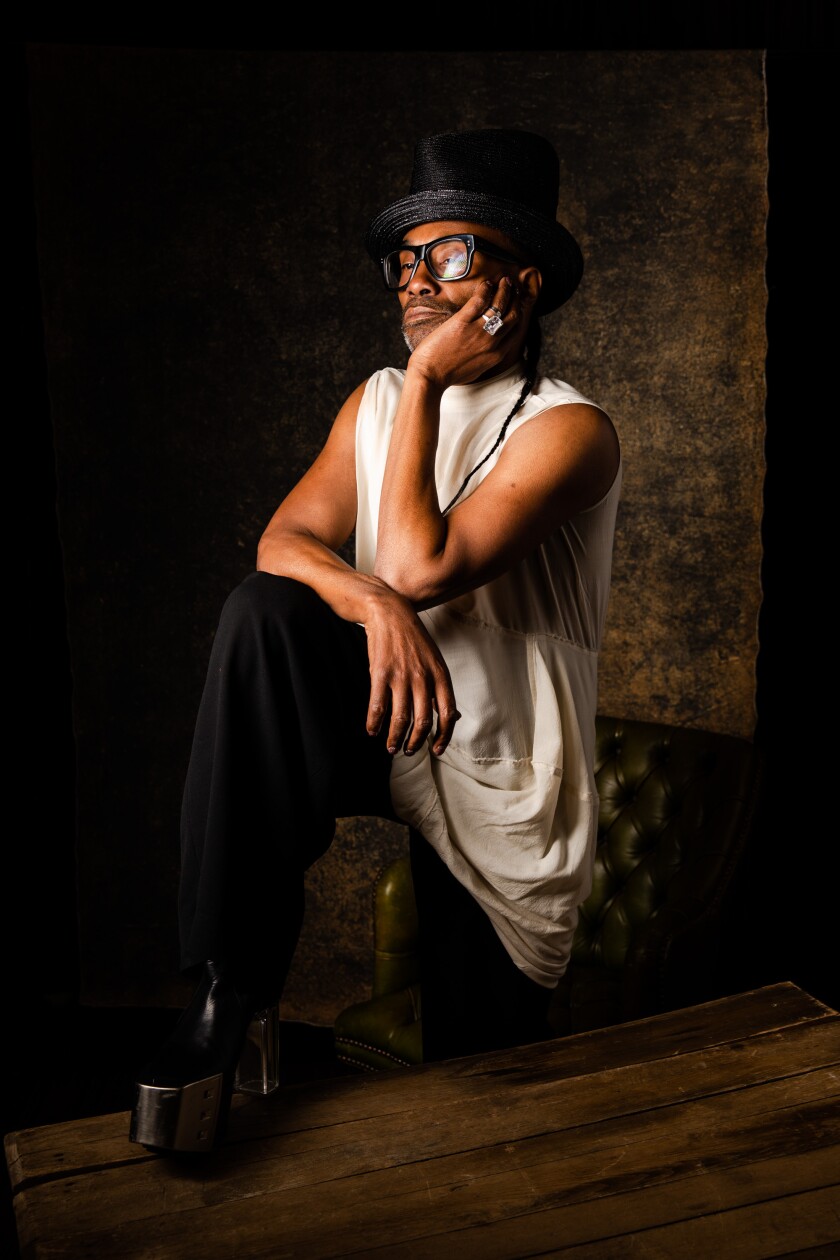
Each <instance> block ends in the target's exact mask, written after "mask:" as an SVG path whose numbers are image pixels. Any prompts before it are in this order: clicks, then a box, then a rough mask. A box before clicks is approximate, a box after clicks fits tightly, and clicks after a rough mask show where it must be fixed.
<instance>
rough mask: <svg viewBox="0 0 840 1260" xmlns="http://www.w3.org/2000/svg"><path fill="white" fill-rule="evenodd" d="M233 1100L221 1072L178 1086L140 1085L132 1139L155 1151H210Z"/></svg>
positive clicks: (132, 1119)
mask: <svg viewBox="0 0 840 1260" xmlns="http://www.w3.org/2000/svg"><path fill="white" fill-rule="evenodd" d="M230 1098H231V1088H230V1087H229V1086H228V1087H227V1088H225V1085H224V1077H223V1075H222V1074H221V1073H219V1074H218V1076H208V1077H206V1078H205V1079H204V1080H203V1081H191V1082H190V1083H189V1084H188V1085H181V1086H179V1087H167V1086H164V1085H142V1084H141V1085H138V1086H137V1096H136V1099H135V1103H134V1110H133V1111H132V1113H131V1129H130V1132H129V1140H130V1141H132V1142H139V1143H140V1144H141V1145H142V1146H150V1147H153V1148H154V1149H156V1150H165V1151H185V1152H187V1151H188V1152H194V1151H195V1152H198V1151H211V1150H212V1149H213V1146H214V1144H215V1142H216V1138H217V1136H219V1137H221V1135H222V1129H223V1128H224V1121H225V1120H226V1119H227V1109H228V1107H229V1106H230ZM220 1121H222V1123H221V1124H220Z"/></svg>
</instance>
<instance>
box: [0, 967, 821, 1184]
mask: <svg viewBox="0 0 840 1260" xmlns="http://www.w3.org/2000/svg"><path fill="white" fill-rule="evenodd" d="M741 997H742V998H743V1007H742V1006H741V1005H739V1003H738V1001H737V1000H736V999H734V998H724V999H721V1000H720V1001H718V1002H712V1003H705V1004H703V1005H701V1006H697V1007H693V1008H689V1009H688V1010H683V1011H677V1012H671V1013H669V1014H667V1015H662V1016H655V1017H653V1018H652V1019H649V1020H645V1021H641V1022H640V1023H634V1024H628V1025H622V1026H620V1027H618V1028H615V1029H599V1030H598V1031H597V1032H596V1033H584V1034H579V1035H577V1036H575V1037H571V1038H565V1039H560V1040H558V1041H551V1042H545V1043H541V1044H539V1045H537V1046H527V1047H521V1048H518V1049H515V1050H511V1051H505V1052H502V1053H497V1054H495V1055H490V1056H487V1055H475V1056H470V1057H469V1058H464V1059H453V1060H449V1061H447V1062H445V1063H435V1064H428V1065H425V1066H423V1067H417V1068H407V1069H405V1070H404V1071H395V1072H387V1073H382V1074H380V1075H377V1076H373V1077H370V1076H365V1077H360V1078H340V1079H337V1080H331V1081H323V1082H318V1083H316V1084H314V1085H311V1084H310V1085H298V1086H292V1087H287V1088H285V1089H282V1090H281V1091H279V1092H278V1093H277V1094H275V1095H273V1096H272V1097H270V1098H268V1099H258V1100H254V1099H250V1098H245V1097H242V1096H238V1097H236V1098H235V1099H234V1106H233V1108H232V1114H231V1121H230V1126H229V1133H228V1139H227V1143H226V1144H225V1147H224V1148H222V1149H227V1148H228V1146H230V1145H235V1144H240V1143H248V1142H251V1141H252V1140H253V1139H254V1138H256V1137H265V1138H267V1137H271V1136H273V1135H276V1134H283V1133H288V1132H291V1131H294V1130H295V1129H299V1128H302V1127H305V1128H309V1129H312V1130H314V1131H317V1130H318V1129H319V1128H321V1127H324V1126H326V1127H328V1128H329V1127H331V1126H332V1125H333V1124H335V1123H339V1122H341V1123H353V1122H356V1121H358V1122H363V1121H366V1120H368V1119H372V1118H383V1119H384V1118H387V1117H388V1116H389V1115H392V1114H394V1113H395V1112H399V1113H400V1114H402V1115H405V1114H407V1113H410V1112H411V1111H412V1110H414V1109H418V1110H420V1111H422V1112H423V1114H424V1117H426V1116H428V1114H429V1112H430V1111H435V1112H438V1111H442V1110H445V1109H447V1108H449V1107H451V1106H453V1105H462V1104H464V1103H468V1102H472V1104H473V1105H474V1106H475V1107H477V1108H479V1107H484V1106H486V1105H487V1104H486V1100H487V1099H488V1098H492V1097H493V1096H495V1095H496V1094H497V1093H498V1090H499V1086H500V1084H501V1083H502V1082H504V1084H505V1088H506V1089H507V1090H508V1091H510V1090H513V1089H515V1088H519V1087H521V1086H522V1085H523V1084H525V1083H528V1082H530V1083H533V1084H534V1085H538V1084H539V1083H540V1082H543V1083H544V1084H545V1085H546V1086H547V1087H548V1088H550V1089H551V1091H552V1092H553V1090H554V1087H555V1086H556V1084H557V1083H558V1082H560V1081H562V1080H568V1079H576V1078H578V1077H580V1076H581V1075H583V1076H590V1075H592V1074H593V1073H595V1072H598V1071H604V1070H608V1069H610V1068H611V1067H614V1068H622V1067H628V1066H630V1065H632V1064H634V1063H635V1064H643V1063H651V1062H657V1061H659V1060H660V1059H665V1060H668V1059H673V1058H676V1057H680V1056H685V1055H689V1054H693V1053H696V1052H698V1050H700V1049H711V1048H712V1047H713V1046H714V1045H717V1044H725V1043H726V1042H732V1041H734V1042H736V1043H737V1042H739V1041H744V1042H747V1041H750V1040H751V1039H752V1038H754V1037H756V1036H761V1035H763V1034H764V1033H765V1032H766V1031H767V1030H768V1029H770V1030H781V1029H784V1028H797V1027H802V1026H808V1025H810V1024H811V1023H817V1024H822V1023H824V1022H826V1021H827V1022H829V1023H832V1022H835V1021H836V1020H837V1018H838V1017H837V1014H836V1012H833V1011H831V1010H830V1008H828V1007H825V1006H824V1005H823V1004H822V1003H819V1002H817V1001H816V1000H815V999H813V998H811V997H810V996H809V995H807V994H803V993H802V991H801V990H799V989H797V988H796V986H794V985H788V984H783V985H773V986H769V988H768V989H765V990H756V991H753V992H750V993H748V994H743V995H741ZM304 1112H305V1117H304V1116H303V1113H304ZM424 1123H425V1120H424ZM128 1126H129V1117H128V1114H127V1113H124V1112H123V1113H113V1114H112V1115H109V1116H97V1117H90V1118H87V1119H83V1120H79V1121H72V1122H69V1123H65V1124H60V1125H46V1126H42V1127H41V1128H38V1129H30V1130H21V1131H19V1132H18V1133H15V1134H11V1135H9V1136H8V1137H7V1139H6V1160H7V1165H8V1167H9V1176H10V1178H11V1180H12V1185H13V1187H15V1188H17V1187H20V1186H22V1185H24V1184H27V1183H28V1182H30V1181H32V1180H35V1179H38V1178H41V1177H44V1176H49V1175H53V1174H57V1175H67V1173H68V1172H69V1171H76V1172H82V1171H84V1170H86V1169H91V1168H97V1167H101V1168H106V1167H111V1166H114V1165H117V1164H121V1163H130V1164H134V1163H137V1162H138V1160H144V1159H145V1160H155V1161H156V1160H157V1159H158V1157H157V1156H155V1155H152V1154H149V1153H146V1152H144V1151H142V1149H141V1148H138V1147H136V1146H135V1145H133V1144H131V1143H129V1142H128V1140H127V1137H128ZM315 1140H316V1141H317V1135H316V1138H315ZM213 1158H215V1156H214V1157H213Z"/></svg>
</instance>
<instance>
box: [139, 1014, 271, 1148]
mask: <svg viewBox="0 0 840 1260" xmlns="http://www.w3.org/2000/svg"><path fill="white" fill-rule="evenodd" d="M278 1032H279V1021H278V1011H277V1006H276V1005H275V1006H270V1007H266V1008H265V1009H264V1010H261V1011H257V1013H256V1014H255V1015H254V1016H253V1018H252V1019H251V1021H250V1024H249V1025H248V1028H247V1029H246V1031H245V1034H244V1040H243V1045H242V1048H241V1050H240V1055H239V1060H238V1062H237V1063H236V1067H235V1072H232V1073H230V1074H228V1073H227V1072H218V1073H214V1074H213V1075H210V1076H206V1077H203V1078H201V1079H200V1080H195V1081H185V1082H184V1083H183V1084H175V1083H171V1084H151V1083H146V1082H143V1081H139V1082H138V1083H137V1085H136V1087H135V1088H136V1093H135V1099H134V1107H133V1109H132V1112H131V1127H130V1129H129V1134H128V1137H129V1141H131V1142H138V1143H139V1144H140V1145H141V1146H146V1147H149V1148H150V1149H151V1150H155V1151H159V1152H162V1153H163V1152H172V1153H175V1154H178V1153H185V1154H193V1153H200V1152H202V1151H205V1152H206V1151H212V1150H213V1149H214V1147H215V1146H216V1145H217V1144H218V1142H219V1141H220V1140H221V1139H222V1138H223V1137H224V1134H225V1129H226V1128H227V1119H228V1114H229V1112H230V1104H231V1099H232V1096H233V1094H234V1093H242V1094H257V1095H259V1096H261V1097H264V1096H265V1095H267V1094H271V1093H273V1092H274V1090H275V1089H277V1088H278V1087H279V1084H280V1062H279V1037H278ZM165 1079H166V1078H165V1077H164V1080H165Z"/></svg>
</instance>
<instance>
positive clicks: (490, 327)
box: [482, 306, 502, 337]
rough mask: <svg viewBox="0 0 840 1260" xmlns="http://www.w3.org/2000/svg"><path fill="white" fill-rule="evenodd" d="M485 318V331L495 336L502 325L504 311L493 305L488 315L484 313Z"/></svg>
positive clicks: (483, 317)
mask: <svg viewBox="0 0 840 1260" xmlns="http://www.w3.org/2000/svg"><path fill="white" fill-rule="evenodd" d="M482 319H483V320H484V331H485V332H488V333H489V334H490V336H491V337H494V336H495V335H496V333H497V332H498V331H499V329H500V328H501V326H502V312H501V311H500V310H499V309H498V307H496V306H491V307H490V309H489V310H488V312H487V314H486V315H482Z"/></svg>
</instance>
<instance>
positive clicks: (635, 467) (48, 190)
mask: <svg viewBox="0 0 840 1260" xmlns="http://www.w3.org/2000/svg"><path fill="white" fill-rule="evenodd" d="M28 59H29V70H30V91H31V114H32V149H33V164H34V188H35V203H36V208H37V223H38V248H39V265H40V273H41V284H42V301H43V319H44V329H45V339H46V353H47V360H48V367H49V392H50V404H51V410H52V418H53V424H54V433H55V443H56V458H57V475H58V493H59V517H60V530H61V540H62V547H63V560H64V573H65V590H66V601H67V619H68V634H69V640H70V653H71V660H72V671H73V720H74V727H75V739H76V756H77V799H78V823H77V831H78V836H77V861H78V897H79V929H80V948H81V969H82V994H81V996H82V1000H83V1001H85V1002H88V1003H94V1004H96V1003H105V1004H110V1003H128V1004H134V1003H137V1004H141V1005H142V1004H146V1003H148V1004H158V1003H160V1004H164V1003H178V1002H180V1000H181V998H182V997H183V990H182V988H181V985H180V982H179V981H178V979H177V974H176V968H177V947H176V936H177V933H176V922H175V888H176V881H177V870H178V815H179V809H180V793H181V786H182V782H183V774H184V769H185V766H186V760H187V757H188V753H189V744H190V738H191V734H192V723H193V719H194V716H195V711H196V707H197V704H198V699H199V696H200V691H201V686H202V683H203V678H204V672H205V669H206V665H207V659H208V655H209V650H210V645H211V642H212V636H213V632H214V629H215V623H216V618H217V616H218V611H219V609H220V607H221V604H222V602H223V600H224V598H225V596H226V594H227V592H228V591H229V589H230V588H231V587H232V586H233V585H234V584H235V583H236V582H238V581H239V580H240V579H241V578H242V577H243V576H244V575H245V574H246V573H248V572H249V571H250V570H251V569H252V568H253V564H254V554H255V546H256V542H257V538H258V536H259V533H260V531H261V529H262V528H263V526H264V524H265V522H266V521H267V519H268V517H269V516H270V514H271V512H272V511H273V509H274V507H275V505H276V503H277V502H278V500H279V499H280V498H281V497H282V495H283V494H284V493H285V491H286V490H288V489H289V487H290V486H291V485H292V484H293V483H294V481H295V480H296V479H297V477H298V476H299V475H300V474H301V472H302V471H303V470H304V468H305V467H306V466H307V464H308V463H309V462H310V460H311V459H312V458H313V456H314V455H315V453H316V452H317V450H318V449H319V447H320V445H321V443H322V442H323V440H324V438H325V436H326V433H327V430H328V427H329V425H330V423H331V421H332V418H333V416H334V415H335V412H336V411H337V409H338V407H339V405H340V404H341V402H342V401H343V399H344V398H345V397H346V395H347V394H348V393H349V392H350V391H351V389H352V388H353V387H354V386H355V385H356V384H358V382H359V381H360V380H361V379H363V378H364V377H365V376H366V375H368V374H369V373H370V372H371V371H372V370H374V369H376V368H378V367H380V366H382V365H383V364H385V363H388V362H390V363H397V364H402V363H403V362H404V361H405V349H404V346H403V343H402V340H401V338H400V336H399V332H398V322H397V318H396V309H395V306H396V304H395V302H394V300H393V299H392V298H389V297H388V296H387V295H386V294H385V293H384V291H383V290H382V289H381V287H380V285H379V282H378V280H377V276H376V274H375V272H374V270H373V268H372V264H371V263H370V261H369V259H368V258H367V256H366V255H365V253H364V250H363V248H362V245H361V241H362V236H363V233H364V230H365V227H366V225H367V223H368V221H369V219H370V218H371V217H372V216H373V215H374V214H375V213H376V212H377V211H378V210H379V209H380V208H381V207H382V206H383V205H384V204H386V203H387V202H388V201H389V200H392V199H393V198H394V197H395V196H398V195H401V194H402V193H403V192H404V191H406V190H407V184H408V178H409V172H410V166H411V155H412V149H413V144H414V140H415V139H416V137H417V136H418V135H421V134H425V133H427V132H433V131H440V130H450V129H460V128H467V127H477V126H508V125H514V126H522V127H529V128H532V129H534V130H536V131H539V132H541V133H543V134H544V135H546V136H548V138H549V139H551V140H552V141H553V142H554V144H555V145H556V147H557V149H558V151H559V153H560V157H561V166H562V192H561V206H560V217H561V218H563V220H564V221H565V222H566V223H567V225H568V226H569V227H570V228H571V229H572V231H573V232H574V233H575V234H576V235H577V236H578V238H579V240H580V241H581V244H582V246H583V249H584V252H585V255H586V258H587V269H586V274H585V277H584V281H583V284H582V286H581V288H580V290H579V291H578V293H577V295H576V296H575V298H574V299H573V300H572V302H571V303H570V304H569V306H568V307H567V308H565V309H564V311H562V312H560V313H559V314H557V315H554V316H551V317H549V318H548V319H547V320H546V321H545V324H544V331H545V335H546V344H545V350H544V363H545V364H546V366H548V367H550V368H551V369H552V370H553V371H554V372H555V374H557V375H560V376H562V377H564V378H565V379H567V380H569V381H571V382H572V383H573V384H574V385H575V386H577V387H578V388H579V389H581V390H582V391H583V392H585V393H587V394H589V395H590V396H591V397H593V398H594V399H595V400H597V401H598V402H600V403H601V404H602V405H603V406H604V407H605V408H606V409H607V410H608V411H609V412H610V413H611V415H612V416H613V418H614V420H615V423H616V425H617V428H618V430H619V433H620V436H621V439H622V443H623V450H624V459H625V489H624V496H623V502H622V507H621V511H620V516H619V522H618V534H617V540H616V550H615V564H614V585H613V596H612V601H611V607H610V615H609V627H608V633H607V638H606V643H605V646H604V653H603V661H602V674H601V692H600V708H601V710H602V711H603V712H611V713H614V714H619V715H625V716H630V717H642V718H654V719H659V718H661V719H664V720H667V721H671V722H675V723H677V724H681V725H685V726H699V727H705V728H708V729H713V730H720V731H727V732H732V733H735V734H740V735H745V736H747V737H751V736H752V733H753V729H754V723H755V668H756V655H757V618H758V612H759V608H760V602H761V591H760V580H759V572H760V562H761V544H760V523H761V512H762V484H763V475H764V460H763V442H764V354H765V329H764V306H765V287H764V258H765V213H766V193H765V181H766V174H767V172H766V129H765V108H764V107H765V100H764V82H763V61H762V55H761V53H760V52H758V51H749V50H740V49H733V50H711V51H696V52H692V51H680V50H672V51H649V52H645V51H641V52H552V51H547V52H513V53H503V52H464V53H455V54H446V55H444V54H440V53H423V52H420V53H354V52H345V53H342V52H311V53H300V52H289V53H281V52H268V53H260V52H239V51H219V50H213V49H206V50H189V49H161V50H155V49H141V48H107V47H84V46H77V47H74V46H59V45H32V46H30V48H29V54H28ZM404 845H405V836H404V833H403V830H402V828H399V827H395V826H390V825H386V824H384V823H380V822H377V821H375V820H350V821H344V822H342V823H341V824H340V825H339V830H338V835H337V839H336V843H335V844H334V846H333V848H332V849H331V851H330V853H329V854H328V855H327V856H326V858H324V859H323V861H322V862H321V863H320V864H319V865H318V866H317V867H316V868H314V869H313V871H311V872H310V876H309V880H308V895H309V904H308V917H307V923H306V926H305V928H304V934H303V937H302V939H301V943H300V947H299V950H298V954H297V957H296V960H295V964H294V969H293V973H292V975H291V977H290V981H289V986H288V990H287V1000H286V1005H285V1014H286V1015H287V1016H288V1017H290V1018H303V1019H312V1020H316V1021H318V1022H328V1021H330V1020H331V1019H332V1017H333V1016H334V1014H335V1012H336V1011H337V1010H338V1009H340V1008H341V1007H342V1006H343V1005H345V1004H346V1003H348V1002H350V1001H354V1000H358V999H359V998H361V997H363V996H365V995H366V993H367V989H368V984H369V972H370V948H371V922H370V888H371V885H372V882H373V879H374V878H375V875H376V873H377V872H378V870H379V869H380V868H381V867H382V866H383V865H384V864H385V863H386V862H387V861H388V860H389V859H390V858H391V857H393V856H395V855H396V854H398V853H400V852H402V851H403V850H404Z"/></svg>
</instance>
